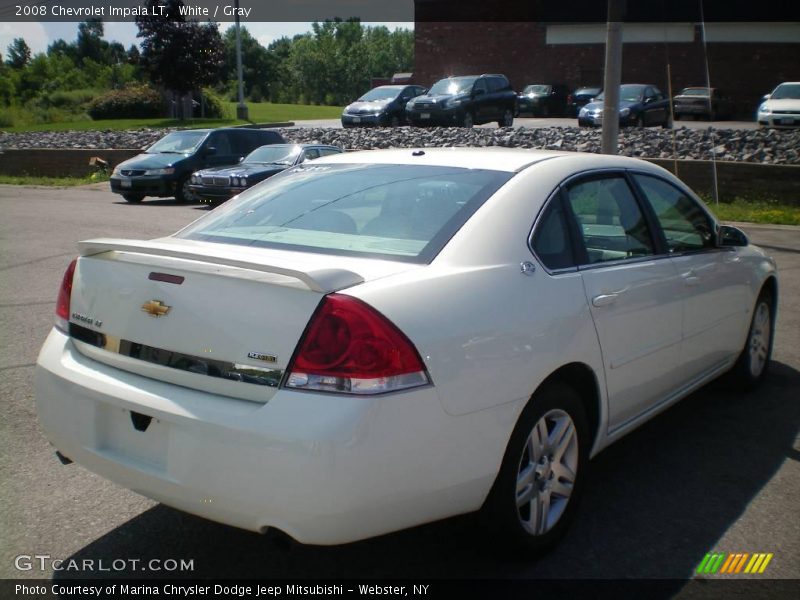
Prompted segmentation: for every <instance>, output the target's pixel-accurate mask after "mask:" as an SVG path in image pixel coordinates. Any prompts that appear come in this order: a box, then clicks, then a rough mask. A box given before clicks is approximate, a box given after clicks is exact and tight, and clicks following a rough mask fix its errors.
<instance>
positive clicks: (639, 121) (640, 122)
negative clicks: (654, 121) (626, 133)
mask: <svg viewBox="0 0 800 600" xmlns="http://www.w3.org/2000/svg"><path fill="white" fill-rule="evenodd" d="M633 126H634V127H644V115H639V116H638V117H636V120H635V121H634V122H633Z"/></svg>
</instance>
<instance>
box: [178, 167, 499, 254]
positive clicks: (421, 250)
mask: <svg viewBox="0 0 800 600" xmlns="http://www.w3.org/2000/svg"><path fill="white" fill-rule="evenodd" d="M512 175H513V174H512V173H506V172H501V171H489V170H483V169H463V168H453V167H431V166H416V165H364V164H330V165H326V164H319V163H316V164H308V165H301V166H298V167H293V168H291V169H289V170H287V171H284V172H283V173H282V174H280V175H276V176H274V177H272V178H271V179H269V180H267V181H265V182H264V183H262V184H260V185H257V186H255V187H253V188H251V189H249V190H247V191H245V192H244V193H242V194H241V195H240V196H239V197H238V198H237V199H235V200H232V201H229V202H227V203H226V204H224V205H223V206H222V207H220V208H219V209H217V210H215V211H213V212H212V213H209V215H208V216H206V217H204V218H202V219H199V220H198V221H196V222H195V223H193V224H192V225H190V226H189V227H187V228H186V229H184V230H183V231H181V232H179V233H178V234H177V237H180V238H186V239H192V240H203V241H209V242H219V243H225V244H237V245H242V246H261V247H267V248H278V249H284V250H300V251H306V252H320V253H324V254H338V255H347V256H364V257H375V258H384V259H390V260H399V261H405V262H415V263H428V262H430V261H431V260H433V258H434V257H435V256H436V255H437V254H438V253H439V251H440V250H441V249H442V248H443V247H444V245H445V244H446V243H447V242H448V241H449V240H450V238H451V237H452V236H453V234H454V233H455V232H456V231H458V230H459V229H460V228H461V226H462V225H463V224H464V223H465V222H466V221H467V219H469V217H470V216H471V215H472V214H473V213H474V212H475V211H476V210H477V209H478V207H479V206H481V204H483V203H484V202H485V201H486V199H487V198H488V197H489V196H491V195H492V194H493V193H494V192H495V191H496V190H497V189H498V188H499V187H500V186H501V185H503V184H504V183H505V182H506V181H508V180H509V179H510V178H511V176H512Z"/></svg>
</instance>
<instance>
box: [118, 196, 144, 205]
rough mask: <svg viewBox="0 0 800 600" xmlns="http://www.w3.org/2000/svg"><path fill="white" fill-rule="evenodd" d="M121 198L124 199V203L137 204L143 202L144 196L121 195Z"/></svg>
mask: <svg viewBox="0 0 800 600" xmlns="http://www.w3.org/2000/svg"><path fill="white" fill-rule="evenodd" d="M122 197H123V198H125V201H126V202H130V203H131V204H138V203H139V202H141V201H142V200H144V194H122Z"/></svg>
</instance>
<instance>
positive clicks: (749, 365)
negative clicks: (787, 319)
mask: <svg viewBox="0 0 800 600" xmlns="http://www.w3.org/2000/svg"><path fill="white" fill-rule="evenodd" d="M774 338H775V309H774V303H773V298H772V293H771V292H770V291H769V290H766V289H764V290H762V291H761V294H759V296H758V300H756V305H755V308H753V318H752V319H751V320H750V328H749V329H748V330H747V341H746V342H745V345H744V348H743V349H742V352H741V354H739V358H738V359H737V361H736V364H734V366H733V369H731V371H730V373H729V376H730V377H729V379H730V381H731V383H734V384H736V385H737V387H739V388H740V389H744V390H745V391H748V392H750V391H753V390H754V389H756V388H757V387H758V386H759V385H761V383H762V382H763V381H764V379H766V377H767V373H768V372H769V363H770V359H771V358H772V341H773V339H774Z"/></svg>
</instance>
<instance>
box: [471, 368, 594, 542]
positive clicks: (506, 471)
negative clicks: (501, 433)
mask: <svg viewBox="0 0 800 600" xmlns="http://www.w3.org/2000/svg"><path fill="white" fill-rule="evenodd" d="M590 437H591V436H590V435H589V427H588V423H587V419H586V412H585V410H584V407H583V403H582V401H581V398H580V397H579V396H578V394H577V393H576V392H575V390H573V389H572V388H571V387H569V386H568V385H565V384H563V383H554V384H550V385H548V386H547V387H545V388H543V389H541V390H540V391H539V392H537V393H536V394H535V395H534V396H533V398H532V399H531V400H530V402H529V403H528V405H527V406H526V407H525V410H523V412H522V415H521V416H520V418H519V421H518V422H517V425H516V427H515V428H514V432H513V433H512V434H511V439H510V441H509V443H508V447H507V448H506V452H505V455H504V457H503V463H502V465H501V467H500V473H499V474H498V476H497V479H496V480H495V483H494V486H493V488H492V491H491V492H490V494H489V497H488V499H487V500H486V503H485V505H484V507H483V516H484V519H485V523H486V525H487V528H488V529H489V531H490V532H491V534H492V535H495V536H500V537H501V538H502V539H503V540H504V541H506V542H508V543H510V544H511V545H512V546H515V547H522V548H524V549H527V550H531V551H541V550H545V549H547V548H548V547H550V546H552V545H554V544H555V543H556V542H558V541H559V540H560V539H561V537H562V536H563V535H564V534H565V533H566V531H567V528H568V526H569V523H570V521H571V520H572V518H573V515H574V512H575V507H576V504H577V501H578V498H579V496H580V493H581V490H582V486H583V481H584V480H585V478H586V471H587V467H588V459H589V446H590Z"/></svg>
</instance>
